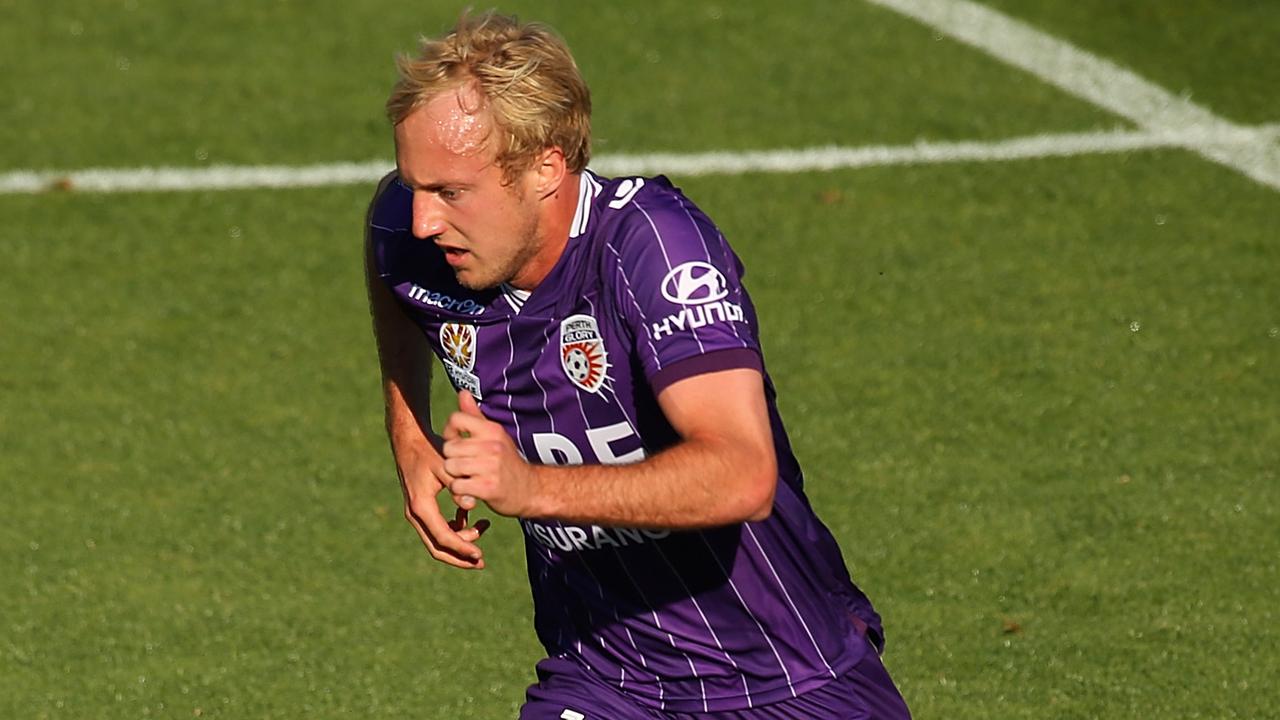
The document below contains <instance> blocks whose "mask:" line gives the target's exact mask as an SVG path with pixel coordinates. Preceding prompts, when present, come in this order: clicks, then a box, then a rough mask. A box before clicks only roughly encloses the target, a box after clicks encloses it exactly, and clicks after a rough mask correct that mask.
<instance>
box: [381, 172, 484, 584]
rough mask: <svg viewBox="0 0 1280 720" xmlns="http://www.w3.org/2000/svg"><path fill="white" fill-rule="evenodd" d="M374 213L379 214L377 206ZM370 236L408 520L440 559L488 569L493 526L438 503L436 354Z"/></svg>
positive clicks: (394, 449)
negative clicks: (378, 262) (383, 271)
mask: <svg viewBox="0 0 1280 720" xmlns="http://www.w3.org/2000/svg"><path fill="white" fill-rule="evenodd" d="M386 183H387V180H386V179H384V180H383V183H382V184H381V185H380V186H379V188H378V193H377V194H375V195H374V198H375V202H376V198H377V197H378V195H380V194H381V192H382V189H383V188H384V187H385V186H386ZM369 212H370V213H372V212H373V206H372V205H370V208H369ZM367 220H368V219H367V218H366V223H365V227H366V228H368V227H369V225H368V222H367ZM367 233H368V231H367V230H366V237H365V281H366V283H367V287H368V291H369V310H370V314H371V315H372V318H373V336H374V340H375V341H376V343H377V347H378V362H379V365H380V366H381V370H382V391H383V399H384V401H385V403H386V426H387V436H388V438H389V439H390V441H391V453H392V455H393V456H394V458H395V463H396V472H397V474H398V475H399V477H400V487H401V490H402V491H403V493H404V499H405V517H406V518H407V519H408V520H409V523H410V524H411V525H413V527H414V529H415V530H416V531H417V532H418V536H419V537H420V538H421V539H422V542H423V544H424V545H425V546H426V547H427V550H428V551H429V552H430V553H431V556H432V557H434V558H435V559H437V560H439V561H441V562H443V563H446V564H449V565H453V566H455V567H461V568H475V569H480V568H483V567H484V560H483V559H482V554H481V552H480V548H479V547H478V546H477V545H476V544H475V541H476V540H477V539H478V538H479V537H480V534H481V533H482V532H483V531H484V529H485V527H487V523H486V522H485V521H483V520H482V521H480V522H479V523H477V524H476V526H475V527H467V526H466V521H467V519H466V512H465V510H459V512H458V515H457V516H456V517H455V519H454V521H453V522H452V523H450V522H448V521H446V520H445V519H444V516H443V515H442V514H441V511H440V506H439V504H438V502H437V500H436V495H437V494H438V493H439V492H440V490H441V489H443V488H444V487H445V486H446V485H447V484H448V482H449V481H450V480H451V478H449V477H448V476H447V475H446V474H445V471H444V467H443V464H444V458H443V457H442V456H441V454H440V452H439V449H438V448H439V445H440V442H441V441H440V439H439V437H438V436H436V435H435V434H434V433H433V432H432V431H431V404H430V391H431V360H432V358H431V353H430V350H429V348H428V347H427V344H426V341H425V340H424V339H423V337H422V333H421V331H420V330H419V329H418V328H417V327H416V326H415V325H414V324H413V321H411V320H410V319H409V318H408V316H406V315H405V314H404V311H403V310H401V309H400V307H399V306H398V305H397V304H396V301H395V298H394V297H393V296H392V295H391V291H390V290H389V289H388V288H387V286H386V283H384V282H383V281H382V279H381V278H380V277H378V273H377V269H376V267H375V263H374V260H373V245H372V242H371V240H372V238H371V237H370V235H368V234H367Z"/></svg>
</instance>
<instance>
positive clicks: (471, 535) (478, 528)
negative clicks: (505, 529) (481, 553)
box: [458, 518, 490, 542]
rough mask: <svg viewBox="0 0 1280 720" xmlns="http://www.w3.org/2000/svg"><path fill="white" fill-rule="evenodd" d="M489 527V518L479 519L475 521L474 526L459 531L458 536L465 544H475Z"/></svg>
mask: <svg viewBox="0 0 1280 720" xmlns="http://www.w3.org/2000/svg"><path fill="white" fill-rule="evenodd" d="M489 525H490V523H489V518H481V519H479V520H477V521H476V524H475V525H472V526H471V527H469V528H463V529H462V530H459V531H458V535H459V536H460V537H462V538H463V539H464V540H466V541H467V542H475V541H477V540H479V539H480V536H482V535H484V533H485V531H486V530H488V529H489Z"/></svg>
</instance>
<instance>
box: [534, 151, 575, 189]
mask: <svg viewBox="0 0 1280 720" xmlns="http://www.w3.org/2000/svg"><path fill="white" fill-rule="evenodd" d="M533 170H534V172H535V173H536V174H537V178H536V179H535V181H534V183H535V188H536V190H537V192H538V197H539V198H541V199H545V198H547V197H550V196H551V195H554V194H555V193H556V191H557V190H559V189H560V186H561V185H563V184H564V181H565V178H567V177H568V176H569V168H568V166H566V165H565V162H564V151H563V150H561V149H560V148H558V147H554V146H553V147H549V148H547V149H546V150H543V151H542V153H541V154H539V155H538V159H537V161H536V163H535V165H534V167H533Z"/></svg>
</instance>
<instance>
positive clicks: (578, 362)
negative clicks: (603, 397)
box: [560, 315, 609, 393]
mask: <svg viewBox="0 0 1280 720" xmlns="http://www.w3.org/2000/svg"><path fill="white" fill-rule="evenodd" d="M560 365H561V366H562V367H564V373H565V375H568V376H569V381H570V382H572V383H573V384H574V385H577V386H578V387H579V388H581V389H583V390H586V391H587V392H590V393H598V392H600V389H601V388H603V387H605V384H606V383H607V382H608V380H609V356H608V353H606V352H605V349H604V338H603V337H601V336H600V326H599V325H597V324H596V319H595V318H593V317H591V316H590V315H572V316H570V317H567V318H565V319H564V320H563V321H562V322H561V323H560Z"/></svg>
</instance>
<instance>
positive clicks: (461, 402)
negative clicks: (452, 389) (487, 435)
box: [458, 390, 484, 418]
mask: <svg viewBox="0 0 1280 720" xmlns="http://www.w3.org/2000/svg"><path fill="white" fill-rule="evenodd" d="M458 410H460V411H462V414H463V415H470V416H472V417H478V418H483V417H484V413H482V412H480V405H479V404H477V403H476V399H475V396H473V395H472V394H471V393H469V392H467V391H466V390H459V391H458Z"/></svg>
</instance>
